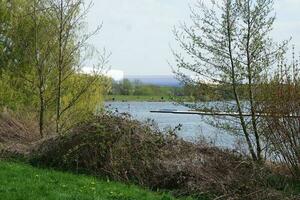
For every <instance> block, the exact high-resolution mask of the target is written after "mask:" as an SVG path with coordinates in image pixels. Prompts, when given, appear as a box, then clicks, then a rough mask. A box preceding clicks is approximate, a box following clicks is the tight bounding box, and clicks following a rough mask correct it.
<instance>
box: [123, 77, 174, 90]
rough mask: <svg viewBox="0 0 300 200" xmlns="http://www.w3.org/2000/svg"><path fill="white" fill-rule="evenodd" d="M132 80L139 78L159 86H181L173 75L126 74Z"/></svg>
mask: <svg viewBox="0 0 300 200" xmlns="http://www.w3.org/2000/svg"><path fill="white" fill-rule="evenodd" d="M125 78H126V79H129V80H130V81H134V80H139V81H141V82H142V83H144V84H151V85H157V86H174V87H179V86H180V82H179V81H178V80H177V79H176V78H175V77H174V76H172V75H160V76H125Z"/></svg>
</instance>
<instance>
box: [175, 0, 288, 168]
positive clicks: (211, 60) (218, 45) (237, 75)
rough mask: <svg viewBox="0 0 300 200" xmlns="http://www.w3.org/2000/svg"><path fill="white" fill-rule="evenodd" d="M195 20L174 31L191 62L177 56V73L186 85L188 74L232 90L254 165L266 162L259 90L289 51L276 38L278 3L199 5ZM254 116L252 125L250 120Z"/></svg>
mask: <svg viewBox="0 0 300 200" xmlns="http://www.w3.org/2000/svg"><path fill="white" fill-rule="evenodd" d="M191 19H192V21H193V25H192V26H187V25H185V24H184V25H182V26H181V27H180V28H179V29H176V30H175V31H174V33H175V36H176V39H177V41H178V42H179V44H180V46H181V48H182V49H183V50H184V52H185V53H186V54H185V55H187V56H189V58H188V59H187V58H186V57H185V55H182V54H180V53H177V52H174V55H175V58H176V61H177V67H178V68H177V70H175V73H176V74H177V75H178V77H180V78H181V79H182V80H189V81H190V82H193V81H194V80H191V79H190V78H189V76H188V75H187V74H186V73H185V71H186V70H187V71H190V72H192V73H195V74H196V75H197V77H198V78H199V80H200V81H202V82H210V83H215V84H224V85H230V86H231V88H232V90H231V91H232V93H233V96H234V101H235V105H234V108H233V110H231V111H234V112H237V113H238V116H239V117H238V121H239V126H240V127H241V132H242V135H243V137H244V139H245V141H246V144H247V146H248V150H249V152H250V155H251V157H252V159H253V160H254V161H258V162H260V161H261V160H262V151H263V148H262V146H261V145H262V138H261V133H260V130H259V126H258V114H257V113H258V112H259V111H258V109H259V108H258V107H257V99H256V92H257V87H258V86H259V84H260V82H261V79H262V77H263V76H264V75H265V72H266V71H267V70H269V69H270V68H272V66H273V64H274V63H275V61H276V58H277V57H278V55H279V54H281V53H283V51H284V47H285V45H286V42H283V43H282V44H281V45H277V44H275V43H274V42H273V41H272V39H271V37H270V32H271V30H272V27H273V24H274V20H275V17H274V13H273V0H224V1H213V0H212V1H209V2H207V1H206V3H203V2H202V1H201V2H200V1H199V2H198V4H197V5H196V6H195V7H194V8H192V15H191ZM242 85H243V86H244V85H246V86H247V87H246V90H247V94H248V95H247V97H246V99H242V100H241V92H240V90H239V88H240V87H241V86H242ZM243 88H244V87H243ZM243 98H245V97H244V96H243ZM244 102H246V103H244ZM248 112H249V113H251V117H250V118H251V119H250V121H249V119H248V118H247V117H245V116H244V113H248Z"/></svg>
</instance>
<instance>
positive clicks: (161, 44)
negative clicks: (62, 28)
mask: <svg viewBox="0 0 300 200" xmlns="http://www.w3.org/2000/svg"><path fill="white" fill-rule="evenodd" d="M196 1H197V0H187V1H186V0H94V7H93V8H92V10H91V13H90V14H89V16H88V19H87V20H88V21H89V24H90V27H91V28H92V27H95V26H96V25H97V24H100V23H101V22H103V25H104V26H103V30H102V31H101V32H100V34H99V35H98V36H96V37H95V38H94V39H93V40H92V41H91V42H92V44H93V45H94V46H96V47H97V48H99V49H102V47H103V46H105V47H106V48H107V49H108V50H110V51H111V52H112V57H111V62H110V64H111V65H112V66H119V68H120V70H122V71H125V72H126V74H129V75H139V74H141V75H158V74H170V73H171V69H170V67H169V66H168V64H167V62H166V61H167V60H169V61H173V60H174V59H173V56H172V53H171V51H170V46H172V47H174V46H175V47H176V46H177V43H176V42H175V40H174V36H173V34H172V29H173V27H174V26H175V25H178V24H179V22H189V21H190V19H189V16H190V10H189V3H190V4H193V3H195V2H196ZM274 1H275V11H276V13H277V21H276V23H275V27H274V32H273V35H274V38H275V40H276V41H281V40H283V39H288V38H289V37H290V36H292V37H293V38H294V40H293V43H295V44H296V45H297V48H298V50H299V51H300V14H299V8H300V0H274Z"/></svg>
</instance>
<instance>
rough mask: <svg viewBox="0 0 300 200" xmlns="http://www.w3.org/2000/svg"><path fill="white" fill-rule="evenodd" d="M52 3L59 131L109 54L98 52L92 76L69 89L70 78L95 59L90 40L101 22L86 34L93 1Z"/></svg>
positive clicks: (55, 0)
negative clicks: (87, 62) (86, 18)
mask: <svg viewBox="0 0 300 200" xmlns="http://www.w3.org/2000/svg"><path fill="white" fill-rule="evenodd" d="M50 5H51V7H52V8H53V9H52V10H51V14H52V15H53V16H55V18H56V22H57V24H55V25H56V26H54V30H55V35H54V40H55V42H56V49H55V50H54V51H53V52H54V54H53V55H54V59H55V61H54V62H55V65H56V74H57V82H56V90H55V91H56V95H55V96H56V98H55V99H56V104H55V107H56V120H55V121H56V132H57V133H63V132H64V130H63V129H64V127H63V124H66V123H65V122H63V120H67V118H66V117H64V115H65V116H68V115H69V114H70V113H69V114H68V112H70V110H71V108H72V107H74V106H75V105H76V104H77V103H79V101H80V100H82V97H83V96H84V95H85V94H86V93H87V92H88V91H89V89H90V88H91V86H92V85H93V84H94V83H95V82H97V81H99V77H100V76H99V75H100V72H101V70H102V68H103V67H104V66H105V65H106V63H107V55H106V54H105V53H103V54H101V55H100V56H99V60H98V61H99V62H98V63H97V64H96V65H94V66H93V69H92V74H91V77H92V78H86V79H84V81H85V82H84V83H83V82H81V83H80V86H79V87H78V88H77V90H76V91H73V92H71V93H70V91H72V90H71V89H69V87H70V81H71V80H74V79H73V78H74V76H76V74H78V73H82V72H83V67H84V64H86V63H85V61H86V60H87V59H92V57H93V56H94V53H95V52H94V51H91V50H92V48H91V47H90V46H89V45H88V43H87V41H88V40H89V39H90V38H91V37H92V36H93V35H95V34H96V33H98V32H99V30H100V29H101V26H99V27H98V28H96V30H94V31H93V32H90V33H84V34H83V28H84V23H83V22H84V21H83V20H84V18H85V16H86V14H87V13H88V11H89V8H90V7H91V5H92V4H91V3H90V4H88V5H87V6H86V3H85V1H84V0H50ZM71 84H75V83H71ZM65 96H68V98H65Z"/></svg>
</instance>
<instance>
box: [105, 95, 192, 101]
mask: <svg viewBox="0 0 300 200" xmlns="http://www.w3.org/2000/svg"><path fill="white" fill-rule="evenodd" d="M178 98H180V99H181V100H184V101H192V99H191V98H190V97H186V96H183V97H178ZM104 101H105V102H114V101H115V102H132V101H135V102H136V101H137V102H170V101H174V98H172V97H170V96H136V95H106V96H105V97H104Z"/></svg>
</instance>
